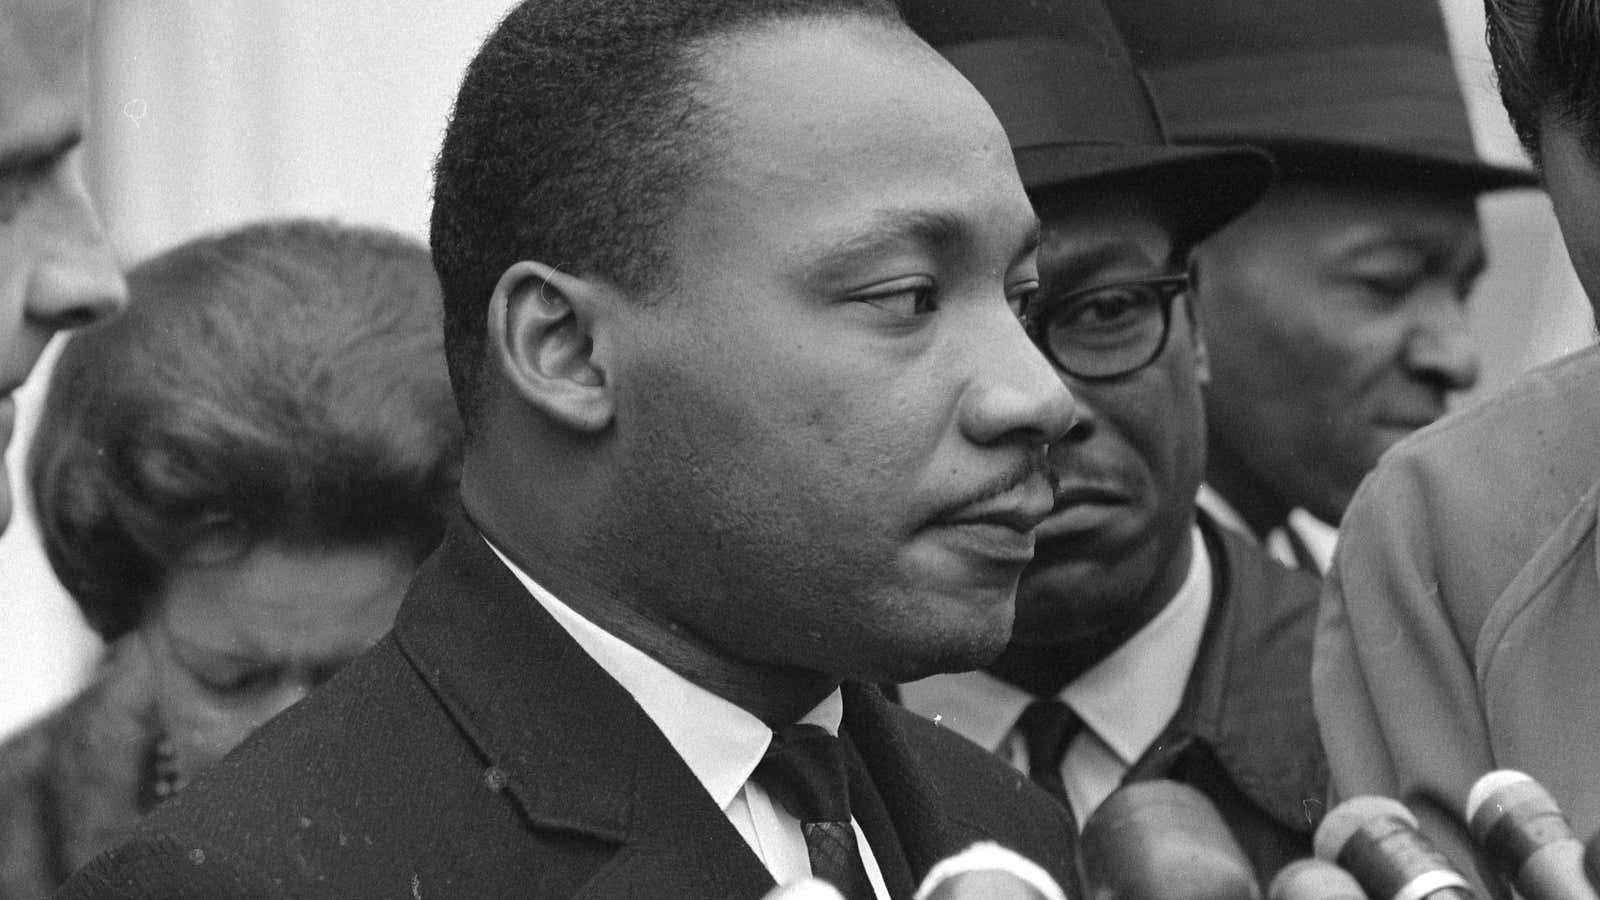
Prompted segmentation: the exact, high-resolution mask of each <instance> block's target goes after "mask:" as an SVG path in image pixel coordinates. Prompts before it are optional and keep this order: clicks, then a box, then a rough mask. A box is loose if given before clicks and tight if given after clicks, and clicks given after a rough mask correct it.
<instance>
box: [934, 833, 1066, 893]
mask: <svg viewBox="0 0 1600 900" xmlns="http://www.w3.org/2000/svg"><path fill="white" fill-rule="evenodd" d="M967 897H971V898H979V897H981V898H985V900H1066V893H1065V892H1064V891H1062V890H1061V885H1059V884H1057V883H1056V880H1055V879H1054V878H1051V877H1050V873H1049V872H1046V871H1045V870H1044V869H1043V868H1042V867H1041V866H1040V865H1039V864H1038V863H1035V862H1034V861H1033V860H1031V859H1028V858H1027V857H1026V856H1023V855H1022V854H1020V853H1016V852H1015V851H1012V850H1008V849H1006V848H1005V847H1002V846H1000V845H999V844H996V843H994V842H992V841H980V842H979V843H976V844H973V845H972V846H970V847H968V848H967V849H965V850H963V851H961V852H960V853H957V854H956V855H955V856H951V857H947V858H945V859H941V860H939V861H938V862H937V863H935V864H934V866H933V868H932V869H929V870H928V875H927V877H925V878H923V879H922V885H921V886H920V887H918V888H917V893H916V896H915V897H914V898H913V900H960V898H967Z"/></svg>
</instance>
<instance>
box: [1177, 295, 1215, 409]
mask: <svg viewBox="0 0 1600 900" xmlns="http://www.w3.org/2000/svg"><path fill="white" fill-rule="evenodd" d="M1184 302H1185V303H1187V304H1189V309H1191V310H1193V313H1192V314H1191V315H1190V317H1189V323H1190V324H1189V327H1190V328H1191V329H1192V330H1193V331H1194V333H1193V334H1192V335H1190V339H1191V340H1193V341H1194V375H1195V380H1196V381H1198V382H1200V385H1201V386H1202V387H1204V386H1206V385H1208V384H1210V383H1211V354H1210V353H1208V352H1207V351H1206V330H1205V328H1204V327H1203V326H1202V325H1201V322H1200V310H1199V307H1198V306H1196V304H1195V302H1194V297H1187V298H1185V299H1184Z"/></svg>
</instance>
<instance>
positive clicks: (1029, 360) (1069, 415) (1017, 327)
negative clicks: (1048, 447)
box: [959, 307, 1077, 444]
mask: <svg viewBox="0 0 1600 900" xmlns="http://www.w3.org/2000/svg"><path fill="white" fill-rule="evenodd" d="M990 320H991V321H990V322H989V323H988V325H987V326H986V327H983V328H978V329H974V330H973V331H972V332H971V334H972V336H973V338H974V340H973V341H972V344H971V347H970V350H969V351H968V352H971V353H973V354H976V357H975V358H976V361H977V365H976V367H975V377H974V378H973V380H972V382H971V383H970V384H969V385H968V387H967V390H966V392H965V393H964V394H963V396H962V402H961V407H960V410H959V415H960V417H961V426H962V430H963V431H965V432H966V434H967V437H968V438H969V439H971V440H972V441H973V442H974V443H977V444H993V443H997V442H1000V441H1004V440H1008V439H1019V440H1022V441H1024V442H1026V443H1030V444H1048V443H1051V442H1052V441H1056V440H1059V439H1060V438H1061V436H1062V435H1064V434H1066V433H1067V429H1068V428H1070V427H1072V422H1073V417H1074V416H1075V414H1076V411H1077V403H1076V401H1074V400H1073V398H1072V394H1071V393H1070V392H1069V391H1068V390H1067V386H1066V384H1065V383H1064V382H1063V381H1062V380H1061V376H1060V375H1058V374H1057V373H1056V370H1055V367H1054V366H1052V365H1050V362H1049V361H1048V360H1046V359H1045V358H1044V354H1043V353H1041V352H1039V348H1037V347H1035V346H1034V345H1033V342H1032V341H1031V340H1029V339H1028V336H1027V334H1026V333H1025V332H1024V331H1023V329H1022V323H1020V322H1018V321H1017V319H1016V317H1015V316H1013V315H1011V314H1010V313H1009V312H1007V311H1006V310H1005V308H1004V307H1001V308H1000V312H999V313H998V314H996V315H993V316H991V317H990Z"/></svg>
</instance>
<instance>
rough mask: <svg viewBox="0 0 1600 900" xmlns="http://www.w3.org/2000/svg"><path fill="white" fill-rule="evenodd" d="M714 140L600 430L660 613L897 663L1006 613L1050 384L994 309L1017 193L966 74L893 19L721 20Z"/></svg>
mask: <svg viewBox="0 0 1600 900" xmlns="http://www.w3.org/2000/svg"><path fill="white" fill-rule="evenodd" d="M704 65H705V71H706V75H707V77H706V80H705V83H704V85H703V87H702V88H701V90H702V91H703V92H704V96H705V97H706V99H707V100H708V101H709V102H710V103H711V104H712V105H713V107H714V108H716V109H717V111H718V113H719V123H720V129H721V131H720V133H719V137H718V138H717V139H716V144H717V151H716V152H718V153H719V154H720V158H719V159H718V161H717V164H716V165H715V166H713V167H712V172H711V174H710V175H709V176H708V178H707V179H706V180H705V181H704V182H703V183H702V184H701V185H700V186H699V188H698V189H697V191H696V192H695V194H694V196H692V197H691V198H690V199H689V200H688V202H687V204H686V205H685V207H684V208H683V209H682V210H681V213H680V215H679V216H678V218H677V220H676V222H675V224H674V225H673V227H672V238H673V240H672V245H671V246H672V252H673V254H674V256H675V259H676V265H677V275H678V278H677V283H676V286H675V287H674V288H673V289H672V291H671V295H670V296H668V297H665V298H663V299H662V301H661V302H658V303H653V304H637V305H635V306H634V307H633V309H634V312H633V313H632V316H633V318H632V320H631V321H630V322H629V323H628V324H626V325H625V326H624V328H623V334H622V335H621V336H620V338H619V339H620V340H624V341H627V342H628V345H629V346H628V349H627V352H625V353H619V354H617V356H618V357H619V358H620V359H621V363H620V367H619V368H618V369H617V370H616V371H615V372H613V373H612V377H613V378H614V383H615V385H616V391H617V417H616V421H617V439H618V440H619V441H620V442H622V444H623V445H624V447H625V449H624V451H623V452H622V453H621V454H620V455H619V458H620V459H625V460H627V461H628V465H629V466H630V471H629V475H628V481H629V483H630V484H631V485H632V486H633V488H634V491H633V497H632V501H631V502H632V503H633V504H636V507H637V510H638V515H639V516H642V517H644V521H643V522H642V523H641V524H640V525H639V527H638V531H637V532H636V533H637V534H639V535H644V536H645V538H646V540H648V541H649V547H648V551H647V555H648V557H649V559H648V562H647V563H645V565H648V566H649V567H651V571H650V572H649V573H648V575H647V576H646V577H647V578H649V579H651V582H652V583H653V584H655V585H658V586H664V588H665V589H664V590H662V591H661V593H660V596H661V597H662V598H664V599H662V600H661V601H660V602H661V603H662V604H663V605H664V606H666V607H667V608H666V609H664V610H662V612H664V614H665V615H666V616H667V618H668V619H669V620H670V622H671V627H673V628H685V629H689V630H691V631H692V632H694V633H696V634H697V635H699V636H700V637H701V638H702V639H704V640H706V641H707V642H709V643H712V644H714V645H716V648H717V650H718V651H719V652H720V653H723V654H725V655H727V656H729V657H731V658H734V659H739V660H743V661H746V662H751V663H756V664H760V665H770V666H778V667H792V668H798V669H804V670H812V671H818V672H824V673H828V674H833V675H839V676H847V677H860V678H873V679H904V678H911V677H918V676H920V675H923V674H927V673H930V672H933V671H939V670H945V669H960V668H968V667H971V666H972V665H974V664H976V663H977V662H979V661H981V660H983V659H985V658H987V657H990V656H992V655H994V654H995V653H998V652H999V650H1000V649H1001V648H1003V646H1004V644H1005V641H1006V638H1007V635H1008V633H1009V630H1010V626H1011V621H1012V615H1013V611H1014V607H1013V603H1014V597H1015V589H1016V583H1017V577H1018V575H1019V574H1020V572H1021V571H1022V568H1023V566H1024V565H1025V564H1026V563H1027V562H1028V560H1029V559H1030V558H1031V556H1032V553H1033V536H1032V528H1033V526H1034V525H1035V524H1037V522H1038V521H1039V520H1040V519H1041V518H1042V517H1043V516H1044V515H1045V514H1046V513H1047V512H1048V511H1049V508H1050V503H1051V492H1050V487H1049V483H1048V480H1047V477H1046V475H1045V470H1044V447H1045V444H1046V442H1047V441H1049V440H1052V439H1054V438H1056V437H1059V436H1060V435H1061V434H1062V433H1063V432H1064V431H1065V429H1066V427H1067V424H1068V420H1069V417H1070V416H1071V414H1072V400H1071V397H1070V396H1069V394H1068V393H1067V390H1066V388H1065V387H1064V386H1063V385H1062V383H1061V381H1060V379H1059V378H1058V377H1057V376H1056V375H1055V373H1054V371H1053V370H1052V369H1051V367H1050V366H1049V364H1048V363H1047V362H1045V360H1044V359H1043V357H1042V356H1041V355H1040V354H1039V352H1038V351H1037V350H1036V349H1034V348H1033V346H1032V345H1031V344H1030V343H1029V341H1028V339H1027V337H1026V335H1025V334H1024V331H1023V329H1022V327H1021V324H1020V323H1019V322H1018V320H1017V318H1016V316H1015V313H1014V311H1013V308H1014V306H1015V305H1016V304H1017V303H1019V302H1020V300H1021V299H1022V298H1023V297H1024V296H1025V295H1027V294H1029V293H1030V292H1032V291H1033V290H1034V288H1035V286H1036V282H1037V273H1036V269H1035V255H1034V253H1035V246H1036V242H1037V220H1036V219H1035V217H1034V214H1033V211H1032V209H1031V208H1030V206H1029V203H1028V199H1027V197H1026V195H1025V194H1024V192H1023V189H1022V186H1021V184H1020V182H1019V181H1018V178H1017V174H1016V170H1015V165H1014V163H1013V160H1012V157H1011V153H1010V149H1009V147H1008V145H1007V142H1006V138H1005V135H1004V133H1003V132H1002V130H1001V128H1000V126H999V124H998V122H997V121H996V120H995V118H994V116H993V114H992V113H991V112H990V110H989V109H988V107H987V105H986V104H985V103H984V102H983V100H982V98H981V97H980V96H979V95H978V94H977V92H976V91H975V90H973V89H972V88H971V87H970V86H969V85H968V84H967V83H966V82H965V81H964V80H963V79H961V77H960V76H959V75H958V74H957V73H956V72H955V71H954V70H953V69H951V68H950V67H949V66H948V65H947V64H945V63H944V62H943V61H942V60H940V59H939V58H938V57H937V56H936V55H935V54H934V53H933V52H932V51H931V50H929V49H928V48H926V47H925V46H923V45H921V44H920V43H918V42H916V41H915V40H914V39H913V38H912V37H911V36H910V35H909V34H908V33H905V32H903V31H899V30H889V29H887V28H886V27H884V26H882V25H879V24H875V23H871V22H866V21H856V20H844V21H837V20H827V21H804V22H794V23H786V24H781V25H777V26H770V27H766V28H763V29H761V30H758V31H755V32H753V33H745V34H740V35H738V36H735V37H732V38H729V39H725V40H723V41H721V42H720V43H719V44H717V45H716V46H715V49H714V50H713V51H712V52H711V53H710V54H709V56H708V58H707V60H706V62H705V63H704Z"/></svg>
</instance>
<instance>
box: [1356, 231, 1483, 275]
mask: <svg viewBox="0 0 1600 900" xmlns="http://www.w3.org/2000/svg"><path fill="white" fill-rule="evenodd" d="M1394 249H1399V250H1401V251H1404V252H1410V253H1415V254H1417V255H1419V256H1421V257H1422V258H1423V260H1424V261H1425V262H1427V263H1429V264H1430V265H1432V264H1434V263H1435V262H1437V261H1439V260H1443V261H1444V262H1446V263H1448V264H1449V265H1450V266H1451V267H1452V268H1453V267H1454V266H1455V265H1456V264H1457V263H1459V264H1460V265H1461V266H1462V267H1463V269H1464V270H1465V274H1466V275H1467V276H1469V277H1471V278H1474V279H1476V278H1477V277H1478V276H1480V275H1482V274H1483V271H1484V269H1486V268H1488V265H1489V258H1488V252H1487V251H1486V249H1485V248H1484V244H1483V239H1482V237H1481V235H1480V237H1479V239H1478V240H1477V241H1476V242H1474V245H1473V247H1472V249H1471V250H1470V251H1469V252H1468V253H1466V254H1465V255H1457V254H1456V252H1455V245H1454V240H1453V238H1450V237H1448V236H1444V235H1441V234H1440V233H1438V232H1435V231H1430V230H1422V229H1416V228H1392V227H1386V228H1380V229H1376V230H1371V231H1364V232H1362V233H1360V234H1357V235H1355V236H1354V237H1352V238H1351V239H1350V240H1349V241H1347V242H1346V244H1345V246H1343V247H1342V248H1340V251H1339V255H1338V257H1337V258H1338V259H1340V260H1343V261H1346V262H1348V261H1351V260H1354V259H1357V258H1359V257H1361V256H1363V255H1365V254H1369V253H1382V252H1384V251H1387V250H1394Z"/></svg>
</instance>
